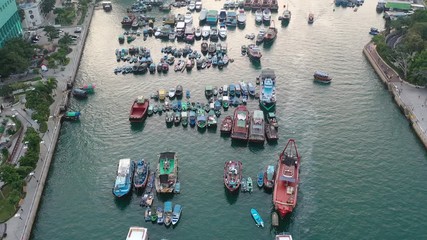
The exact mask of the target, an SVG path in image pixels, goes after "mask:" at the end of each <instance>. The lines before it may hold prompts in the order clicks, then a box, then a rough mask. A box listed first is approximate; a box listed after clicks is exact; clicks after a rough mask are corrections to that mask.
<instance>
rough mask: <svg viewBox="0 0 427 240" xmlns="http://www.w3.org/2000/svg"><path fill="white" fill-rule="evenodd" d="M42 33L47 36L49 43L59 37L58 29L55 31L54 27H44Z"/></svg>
mask: <svg viewBox="0 0 427 240" xmlns="http://www.w3.org/2000/svg"><path fill="white" fill-rule="evenodd" d="M44 31H45V33H46V34H45V36H47V40H48V41H49V42H52V41H53V39H55V38H58V37H59V32H58V29H56V28H55V27H54V26H46V27H44Z"/></svg>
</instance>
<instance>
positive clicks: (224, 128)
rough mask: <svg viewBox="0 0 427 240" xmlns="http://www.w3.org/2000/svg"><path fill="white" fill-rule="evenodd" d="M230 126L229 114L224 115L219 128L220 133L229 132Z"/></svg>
mask: <svg viewBox="0 0 427 240" xmlns="http://www.w3.org/2000/svg"><path fill="white" fill-rule="evenodd" d="M232 128H233V119H232V118H231V116H227V117H225V118H224V120H222V122H221V129H220V131H221V133H223V134H230V133H231V129H232Z"/></svg>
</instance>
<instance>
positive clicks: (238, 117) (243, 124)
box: [231, 105, 250, 141]
mask: <svg viewBox="0 0 427 240" xmlns="http://www.w3.org/2000/svg"><path fill="white" fill-rule="evenodd" d="M249 121H250V116H249V111H248V109H247V108H246V106H244V105H240V106H238V107H237V108H236V109H235V110H234V119H233V123H234V124H233V129H232V131H231V139H234V140H243V141H246V140H248V135H249V134H248V132H249Z"/></svg>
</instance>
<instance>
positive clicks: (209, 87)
mask: <svg viewBox="0 0 427 240" xmlns="http://www.w3.org/2000/svg"><path fill="white" fill-rule="evenodd" d="M205 96H206V98H208V99H209V98H211V97H212V96H213V87H212V85H207V86H206V87H205Z"/></svg>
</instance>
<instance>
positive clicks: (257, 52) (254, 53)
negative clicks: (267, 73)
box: [248, 44, 262, 62]
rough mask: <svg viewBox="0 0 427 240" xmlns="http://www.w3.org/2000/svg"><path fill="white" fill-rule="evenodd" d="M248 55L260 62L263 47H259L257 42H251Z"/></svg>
mask: <svg viewBox="0 0 427 240" xmlns="http://www.w3.org/2000/svg"><path fill="white" fill-rule="evenodd" d="M248 56H249V59H251V60H252V61H255V62H259V61H260V60H261V57H262V53H261V49H259V47H258V46H257V45H255V44H249V45H248Z"/></svg>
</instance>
